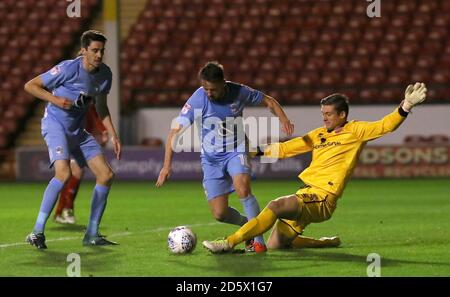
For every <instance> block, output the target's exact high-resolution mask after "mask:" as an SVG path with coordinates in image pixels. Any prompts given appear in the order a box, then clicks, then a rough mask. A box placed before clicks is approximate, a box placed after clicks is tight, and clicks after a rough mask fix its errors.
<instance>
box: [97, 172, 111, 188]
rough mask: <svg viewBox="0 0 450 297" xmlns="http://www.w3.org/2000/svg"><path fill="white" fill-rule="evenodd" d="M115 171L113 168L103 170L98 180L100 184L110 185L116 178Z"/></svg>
mask: <svg viewBox="0 0 450 297" xmlns="http://www.w3.org/2000/svg"><path fill="white" fill-rule="evenodd" d="M114 175H115V174H114V172H113V171H112V170H108V171H105V172H102V173H100V174H99V176H97V181H98V182H99V183H100V184H107V185H110V184H111V183H112V182H113V180H114Z"/></svg>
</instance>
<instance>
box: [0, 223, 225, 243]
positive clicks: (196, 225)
mask: <svg viewBox="0 0 450 297" xmlns="http://www.w3.org/2000/svg"><path fill="white" fill-rule="evenodd" d="M218 224H220V223H218V222H213V223H207V224H192V225H187V226H189V227H192V228H197V227H206V226H212V225H218ZM172 228H174V227H158V228H155V229H150V230H144V231H140V232H122V233H114V234H111V235H108V237H123V236H129V235H133V234H139V233H141V234H142V233H152V232H160V231H164V230H171V229H172ZM78 239H80V237H79V236H77V237H60V238H54V239H48V240H46V241H45V242H46V243H47V242H55V241H66V240H78ZM19 245H29V243H28V242H14V243H5V244H0V248H8V247H13V246H19Z"/></svg>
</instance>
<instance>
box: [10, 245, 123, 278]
mask: <svg viewBox="0 0 450 297" xmlns="http://www.w3.org/2000/svg"><path fill="white" fill-rule="evenodd" d="M36 253H38V254H39V255H38V257H34V258H33V260H32V262H28V261H27V262H19V263H17V264H16V265H22V266H28V267H30V269H33V267H36V266H39V267H40V268H39V269H41V268H53V269H54V268H58V269H61V275H62V276H64V275H65V273H66V269H67V267H68V266H69V265H70V264H71V263H72V262H73V258H69V260H68V259H67V258H68V255H69V254H71V252H68V253H67V252H61V251H55V250H48V249H47V250H36ZM73 253H75V254H78V255H79V256H80V268H81V273H82V275H83V276H94V275H95V272H99V271H101V272H104V271H109V270H110V269H114V266H115V265H117V263H118V261H121V254H120V253H117V252H115V251H114V247H100V246H95V247H94V246H93V247H80V249H79V250H78V251H74V252H73ZM52 275H53V274H52Z"/></svg>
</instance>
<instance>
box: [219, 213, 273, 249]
mask: <svg viewBox="0 0 450 297" xmlns="http://www.w3.org/2000/svg"><path fill="white" fill-rule="evenodd" d="M276 220H277V216H276V215H275V213H274V212H273V211H272V210H271V209H270V208H267V207H266V208H264V209H263V210H262V211H261V212H260V214H259V215H258V216H257V217H256V218H253V219H251V220H250V221H248V222H247V223H246V224H245V225H244V226H242V227H241V228H240V229H239V230H237V231H236V232H235V233H234V234H232V235H230V236H228V237H227V240H228V243H229V244H230V245H231V246H232V247H234V246H236V245H238V244H239V243H241V242H243V241H246V240H249V239H252V238H253V237H255V236H257V235H260V234H263V233H264V232H266V231H267V230H269V229H270V228H272V226H273V224H275V222H276Z"/></svg>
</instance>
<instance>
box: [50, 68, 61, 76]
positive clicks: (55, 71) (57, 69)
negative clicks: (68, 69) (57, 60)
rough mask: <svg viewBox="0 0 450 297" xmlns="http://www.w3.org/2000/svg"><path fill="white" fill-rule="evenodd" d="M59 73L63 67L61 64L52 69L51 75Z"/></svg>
mask: <svg viewBox="0 0 450 297" xmlns="http://www.w3.org/2000/svg"><path fill="white" fill-rule="evenodd" d="M59 73H61V68H60V67H59V66H55V67H53V68H52V69H50V74H51V75H57V74H59Z"/></svg>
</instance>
